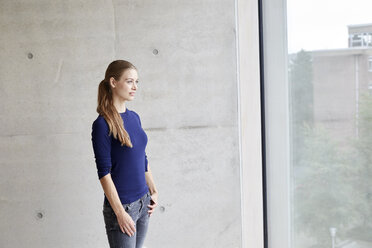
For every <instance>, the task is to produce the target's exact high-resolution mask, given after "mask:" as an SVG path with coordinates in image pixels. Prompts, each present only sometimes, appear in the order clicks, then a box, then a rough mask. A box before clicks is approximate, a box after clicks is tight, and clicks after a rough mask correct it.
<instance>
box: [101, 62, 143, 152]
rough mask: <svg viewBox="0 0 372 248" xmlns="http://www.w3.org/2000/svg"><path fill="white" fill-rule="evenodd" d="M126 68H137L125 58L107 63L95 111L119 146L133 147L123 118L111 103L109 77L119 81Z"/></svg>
mask: <svg viewBox="0 0 372 248" xmlns="http://www.w3.org/2000/svg"><path fill="white" fill-rule="evenodd" d="M127 69H135V70H137V68H136V67H135V66H134V65H133V64H132V63H130V62H128V61H125V60H115V61H113V62H111V63H110V64H109V66H108V67H107V70H106V73H105V78H104V79H103V80H102V81H101V83H100V84H99V86H98V101H97V103H98V104H97V112H98V114H100V115H102V116H103V118H104V119H105V120H106V122H107V124H108V126H109V128H110V133H109V135H111V134H113V137H114V138H115V139H119V141H120V143H121V146H123V145H126V146H128V147H133V145H132V142H131V141H130V137H129V134H128V132H127V131H126V130H125V128H124V124H123V123H124V122H123V119H122V118H121V116H120V114H119V112H118V111H117V110H116V108H115V106H114V104H113V98H112V90H111V86H110V78H111V77H113V78H115V80H117V81H119V80H120V77H121V75H122V74H123V73H124V71H125V70H127Z"/></svg>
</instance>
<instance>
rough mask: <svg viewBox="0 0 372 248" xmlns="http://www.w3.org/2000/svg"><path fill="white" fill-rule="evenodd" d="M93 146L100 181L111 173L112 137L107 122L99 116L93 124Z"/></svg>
mask: <svg viewBox="0 0 372 248" xmlns="http://www.w3.org/2000/svg"><path fill="white" fill-rule="evenodd" d="M92 145H93V151H94V156H95V159H96V167H97V173H98V179H101V178H102V177H104V176H105V175H107V174H108V173H110V172H111V136H109V126H108V124H107V122H106V120H105V119H104V118H103V117H101V116H99V117H98V118H97V119H96V120H95V121H94V122H93V124H92Z"/></svg>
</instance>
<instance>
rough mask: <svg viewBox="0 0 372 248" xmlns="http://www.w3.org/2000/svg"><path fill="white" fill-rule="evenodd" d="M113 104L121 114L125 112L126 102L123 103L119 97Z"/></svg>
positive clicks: (115, 98)
mask: <svg viewBox="0 0 372 248" xmlns="http://www.w3.org/2000/svg"><path fill="white" fill-rule="evenodd" d="M113 104H114V106H115V108H116V110H117V111H118V112H119V113H123V112H125V101H121V100H120V99H118V98H117V97H114V99H113Z"/></svg>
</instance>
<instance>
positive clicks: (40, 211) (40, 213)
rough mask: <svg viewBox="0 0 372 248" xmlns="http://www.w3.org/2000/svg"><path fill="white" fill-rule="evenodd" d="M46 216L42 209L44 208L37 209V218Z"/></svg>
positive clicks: (40, 218)
mask: <svg viewBox="0 0 372 248" xmlns="http://www.w3.org/2000/svg"><path fill="white" fill-rule="evenodd" d="M44 217H45V213H44V211H42V210H37V211H36V216H35V218H36V219H37V220H42V219H43V218H44Z"/></svg>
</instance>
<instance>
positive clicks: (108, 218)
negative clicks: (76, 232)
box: [92, 60, 158, 248]
mask: <svg viewBox="0 0 372 248" xmlns="http://www.w3.org/2000/svg"><path fill="white" fill-rule="evenodd" d="M137 88H138V73H137V69H136V67H135V66H134V65H133V64H131V63H130V62H128V61H125V60H116V61H113V62H111V63H110V64H109V66H108V68H107V70H106V73H105V78H104V79H103V80H102V81H101V83H100V84H99V87H98V106H97V112H98V114H99V115H98V117H97V119H96V120H95V121H94V122H93V124H92V145H93V151H94V155H95V161H96V166H97V173H98V178H99V180H100V182H101V185H102V188H103V191H104V201H103V216H104V222H105V228H106V234H107V238H108V242H109V244H110V247H111V248H113V247H117V248H119V247H120V248H141V247H142V245H143V243H144V240H145V236H146V233H147V229H148V224H149V218H150V216H151V214H152V213H153V211H154V209H155V207H156V206H157V203H158V191H157V189H156V187H155V184H154V181H153V177H152V174H151V170H150V166H149V164H148V161H147V156H146V152H145V148H146V145H147V135H146V133H145V131H144V130H143V129H142V125H141V120H140V117H139V115H138V114H137V113H136V112H135V111H133V110H129V109H128V108H127V107H126V106H125V102H126V101H132V100H133V99H134V95H135V93H136V91H137Z"/></svg>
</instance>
